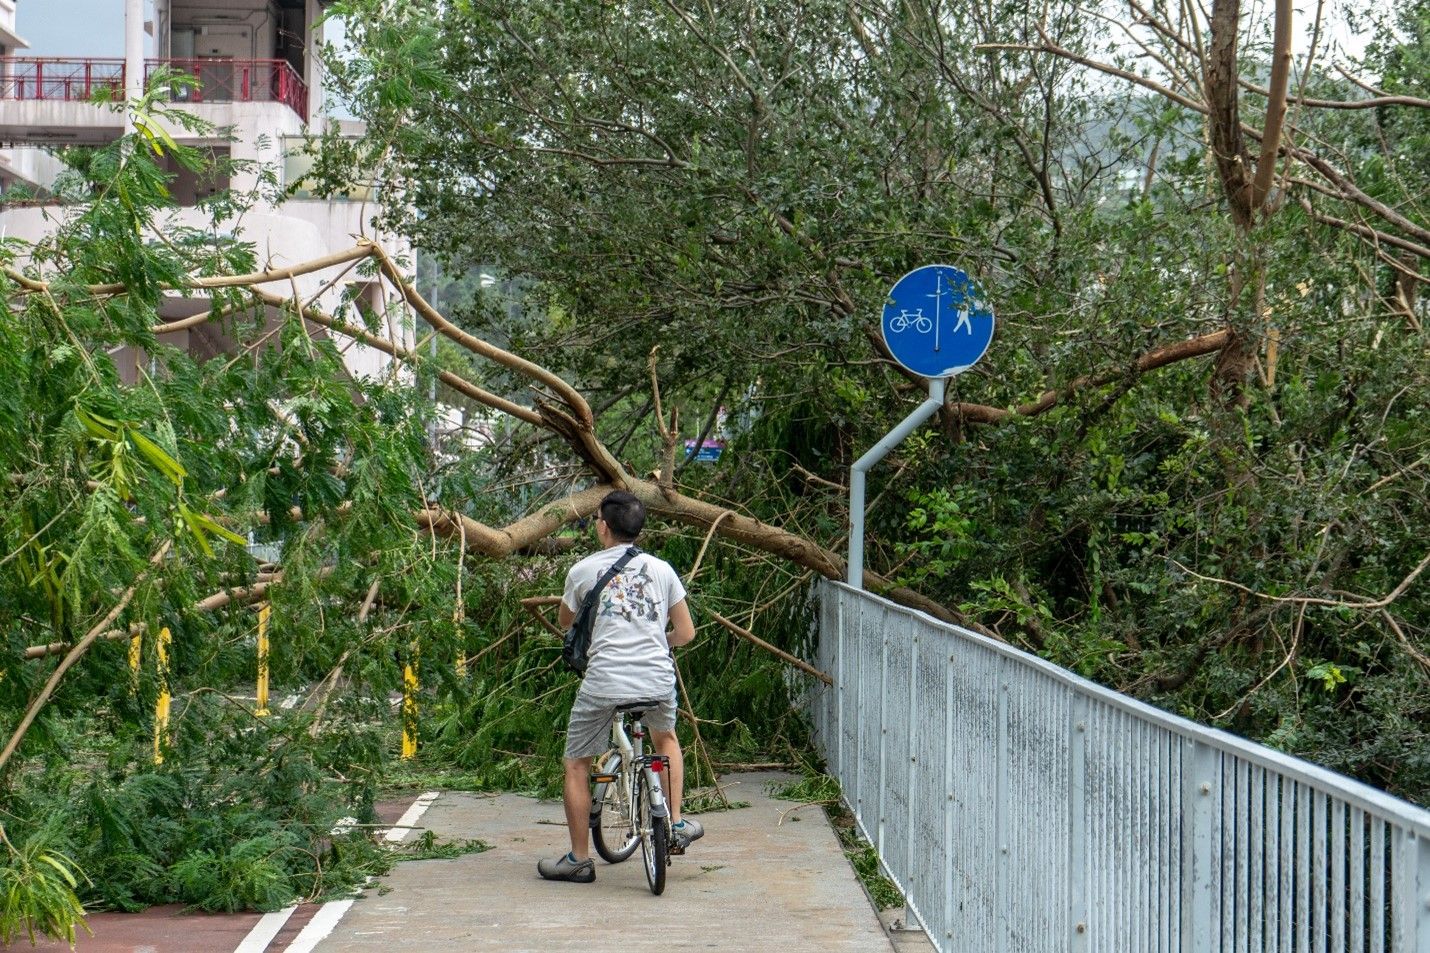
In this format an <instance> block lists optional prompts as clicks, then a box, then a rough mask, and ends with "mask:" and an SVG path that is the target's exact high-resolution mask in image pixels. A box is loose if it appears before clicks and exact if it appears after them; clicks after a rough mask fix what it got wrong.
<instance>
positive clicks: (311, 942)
mask: <svg viewBox="0 0 1430 953" xmlns="http://www.w3.org/2000/svg"><path fill="white" fill-rule="evenodd" d="M439 793H440V792H438V791H428V792H427V793H426V794H423V795H422V796H421V797H419V798H418V799H417V800H415V801H413V802H412V806H411V807H409V808H408V809H407V810H406V812H405V813H403V815H402V817H400V818H399V819H398V821H397V824H396V825H394V826H393V827H389V828H388V829H387V830H385V831H383V832H382V839H383V840H385V841H387V842H388V843H389V844H400V843H401V842H402V839H403V838H404V837H406V836H407V832H408V831H410V830H411V829H412V828H414V827H416V826H417V822H418V821H419V820H421V819H422V815H423V814H426V813H427V809H428V808H429V807H431V806H432V802H433V801H435V800H437V795H438V794H439ZM344 821H347V822H349V823H351V822H352V818H346V817H345V818H343V819H342V820H340V821H338V827H337V828H334V833H337V832H338V831H339V830H340V829H341V828H342V826H343V822H344ZM355 899H356V898H350V899H347V900H330V901H328V902H327V903H325V904H323V906H322V907H321V908H320V909H319V910H318V912H317V913H316V914H314V915H313V919H311V920H309V921H308V923H307V925H305V926H304V927H303V929H302V930H300V931H299V933H298V935H297V936H296V937H294V938H293V942H292V943H290V944H288V948H287V949H286V950H285V951H284V953H313V950H314V949H316V948H317V946H318V944H319V943H321V942H323V941H324V940H326V939H327V938H328V935H329V934H330V933H332V932H333V930H335V929H337V926H338V922H339V921H340V920H342V918H343V915H344V914H346V913H347V912H348V908H350V907H351V906H352V905H353V900H355ZM296 909H297V907H287V908H285V909H283V910H279V911H277V912H276V913H267V914H264V915H263V919H261V920H259V921H258V923H257V924H255V925H254V927H253V929H252V930H250V931H249V933H248V936H246V937H244V938H243V942H241V943H239V944H238V948H237V949H235V950H234V951H233V953H264V951H266V950H267V949H268V944H270V943H272V942H273V938H274V937H276V936H277V935H278V933H279V931H280V930H282V929H283V926H284V924H286V923H287V922H288V918H289V917H291V916H292V915H293V911H294V910H296Z"/></svg>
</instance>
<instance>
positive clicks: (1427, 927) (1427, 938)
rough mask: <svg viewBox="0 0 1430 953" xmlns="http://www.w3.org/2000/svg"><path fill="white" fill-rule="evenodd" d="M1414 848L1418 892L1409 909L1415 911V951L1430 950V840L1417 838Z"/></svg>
mask: <svg viewBox="0 0 1430 953" xmlns="http://www.w3.org/2000/svg"><path fill="white" fill-rule="evenodd" d="M1416 846H1417V852H1418V853H1419V854H1420V864H1419V867H1420V891H1419V894H1418V896H1416V897H1414V898H1412V902H1411V904H1410V909H1412V910H1414V911H1415V919H1416V921H1417V931H1416V935H1417V936H1418V937H1419V939H1418V940H1416V943H1415V949H1417V950H1430V840H1427V839H1426V838H1424V837H1420V838H1417V839H1416Z"/></svg>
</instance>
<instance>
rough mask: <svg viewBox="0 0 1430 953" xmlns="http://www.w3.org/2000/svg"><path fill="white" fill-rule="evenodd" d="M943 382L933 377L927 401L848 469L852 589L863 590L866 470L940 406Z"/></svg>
mask: <svg viewBox="0 0 1430 953" xmlns="http://www.w3.org/2000/svg"><path fill="white" fill-rule="evenodd" d="M945 384H946V381H945V380H944V379H943V378H942V377H936V378H933V379H932V380H930V381H929V396H928V400H926V401H924V402H923V403H922V404H919V405H918V407H916V408H914V412H913V413H911V414H909V415H908V416H907V417H905V418H904V419H903V421H902V422H901V423H900V424H899V425H898V426H897V427H895V428H894V429H893V430H890V431H889V432H888V433H887V434H886V435H885V436H884V439H882V440H880V441H879V442H878V443H876V444H874V446H873V447H871V448H870V449H869V452H868V453H866V454H864V456H862V457H860V458H859V459H858V460H856V461H855V462H854V465H853V466H852V467H850V468H849V567H848V581H849V585H851V586H853V587H854V588H855V589H862V588H864V475H865V474H866V473H868V472H869V468H870V467H872V466H873V465H874V464H876V463H878V462H879V461H880V460H882V459H884V457H886V456H887V455H888V453H889V451H890V450H892V449H894V448H895V447H897V446H898V445H899V444H900V443H903V441H904V438H905V437H907V436H908V435H909V434H911V433H913V432H914V430H915V428H917V427H918V426H919V425H920V424H922V423H923V422H924V421H925V420H928V419H929V417H931V416H933V414H934V412H935V411H936V410H938V409H939V408H940V407H942V406H943V395H944V387H945Z"/></svg>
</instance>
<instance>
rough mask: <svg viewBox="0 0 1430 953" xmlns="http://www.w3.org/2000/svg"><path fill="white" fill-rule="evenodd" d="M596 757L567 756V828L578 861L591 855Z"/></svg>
mask: <svg viewBox="0 0 1430 953" xmlns="http://www.w3.org/2000/svg"><path fill="white" fill-rule="evenodd" d="M593 760H595V759H594V758H566V759H565V764H566V782H565V786H564V788H563V793H564V795H565V796H564V797H563V801H564V803H565V805H566V829H567V831H568V832H569V833H570V834H571V856H572V857H575V858H576V859H577V860H578V861H579V860H585V859H586V858H587V857H589V856H590V850H589V849H588V845H589V844H590V841H591V762H592V761H593Z"/></svg>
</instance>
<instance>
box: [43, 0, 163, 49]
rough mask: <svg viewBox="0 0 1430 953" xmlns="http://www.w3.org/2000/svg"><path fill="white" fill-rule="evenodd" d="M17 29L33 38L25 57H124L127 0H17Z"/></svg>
mask: <svg viewBox="0 0 1430 953" xmlns="http://www.w3.org/2000/svg"><path fill="white" fill-rule="evenodd" d="M152 10H153V4H151V3H147V2H146V3H145V4H144V13H145V17H146V18H148V17H149V16H150V15H151V14H152ZM15 32H16V33H18V34H20V35H21V36H23V37H24V38H25V39H26V40H29V41H30V48H29V49H28V50H21V51H19V54H18V55H22V56H123V55H124V0H16V3H15ZM145 41H146V44H147V43H152V41H150V40H149V38H148V37H145ZM145 52H146V53H148V52H150V48H146V50H145Z"/></svg>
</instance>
